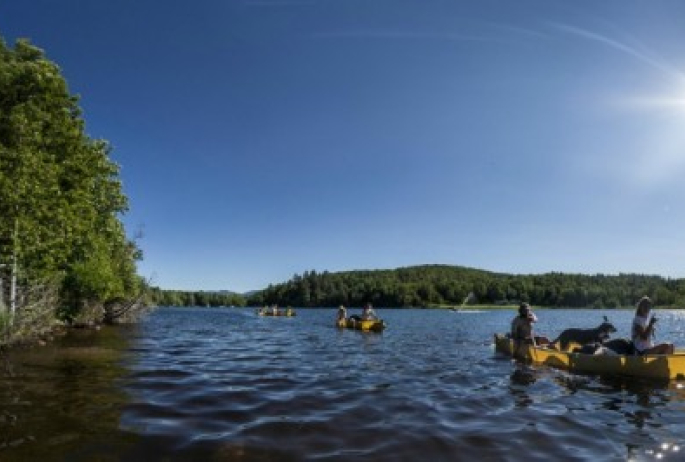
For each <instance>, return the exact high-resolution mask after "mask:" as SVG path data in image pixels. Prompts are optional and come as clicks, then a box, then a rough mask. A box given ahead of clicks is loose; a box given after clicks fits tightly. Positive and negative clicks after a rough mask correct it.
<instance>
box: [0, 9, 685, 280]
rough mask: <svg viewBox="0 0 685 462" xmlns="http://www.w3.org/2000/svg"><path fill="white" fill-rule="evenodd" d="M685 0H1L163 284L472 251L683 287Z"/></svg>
mask: <svg viewBox="0 0 685 462" xmlns="http://www.w3.org/2000/svg"><path fill="white" fill-rule="evenodd" d="M684 22H685V3H683V2H679V1H654V2H644V1H601V2H598V1H594V0H593V1H590V0H587V1H573V2H567V1H554V0H540V1H515V2H514V1H505V0H502V1H481V0H473V1H455V0H449V1H448V0H282V1H281V0H196V1H192V2H190V1H181V0H164V1H162V0H154V1H153V0H118V1H116V2H113V1H104V0H87V1H86V0H81V1H77V0H67V1H62V2H55V1H51V0H33V1H26V0H5V1H3V2H2V5H0V34H2V36H3V37H4V38H5V41H6V42H7V43H8V44H12V43H13V42H14V40H15V39H16V38H18V37H28V38H30V39H31V41H32V42H33V43H34V44H36V45H37V46H39V47H41V48H43V49H44V50H46V52H47V55H48V57H49V58H50V59H52V60H54V61H56V62H57V63H58V64H59V65H60V67H61V69H62V71H63V73H64V75H65V77H66V79H67V81H68V83H69V85H70V89H71V91H72V92H74V93H77V94H79V95H80V96H81V101H80V104H81V106H82V108H83V109H84V117H85V119H86V123H87V130H88V133H89V134H90V135H91V136H92V137H95V138H103V139H106V140H108V141H110V143H111V144H112V146H113V153H112V156H113V158H114V160H115V161H116V162H117V163H119V164H120V165H121V169H122V170H121V177H122V180H123V183H124V189H125V193H126V194H127V195H128V197H129V200H130V211H129V212H128V213H127V214H126V216H125V217H124V222H125V224H126V226H127V229H128V231H129V234H130V235H134V234H136V233H138V232H141V231H142V235H143V237H142V238H141V239H140V241H139V245H140V246H141V248H142V249H143V251H144V254H145V259H144V261H143V262H141V264H140V271H141V273H142V274H143V275H145V276H147V277H151V278H152V283H153V284H155V285H158V286H160V287H163V288H168V289H171V288H174V289H192V290H195V289H197V290H200V289H206V290H213V289H231V290H236V291H247V290H252V289H260V288H264V287H266V286H267V285H268V284H270V283H278V282H283V281H285V280H287V279H289V278H290V277H292V276H293V275H294V274H295V273H297V274H301V273H303V272H304V271H308V270H312V269H313V270H317V271H323V270H328V271H341V270H352V269H377V268H395V267H400V266H408V265H414V264H431V263H441V264H454V265H463V266H470V267H476V268H481V269H486V270H492V271H502V272H509V273H515V274H529V273H544V272H549V271H563V272H574V273H586V274H594V273H606V274H616V273H619V272H635V273H645V274H658V275H662V276H667V277H685V264H684V263H683V262H684V261H685V213H684V210H683V207H684V204H685V181H682V178H683V176H684V175H685V126H684V125H685V54H683V48H682V44H683V43H685V28H684V27H683V26H682V25H683V23H684Z"/></svg>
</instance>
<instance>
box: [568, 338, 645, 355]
mask: <svg viewBox="0 0 685 462" xmlns="http://www.w3.org/2000/svg"><path fill="white" fill-rule="evenodd" d="M573 352H574V353H585V354H587V355H596V354H615V355H623V356H632V355H634V354H636V351H635V345H633V342H631V341H630V340H628V339H625V338H615V339H612V340H609V341H606V342H604V343H587V344H585V345H583V346H581V347H580V348H574V349H573Z"/></svg>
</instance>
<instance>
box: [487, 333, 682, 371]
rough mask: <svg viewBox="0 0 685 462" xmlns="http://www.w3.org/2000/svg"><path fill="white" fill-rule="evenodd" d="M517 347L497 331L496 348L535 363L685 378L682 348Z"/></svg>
mask: <svg viewBox="0 0 685 462" xmlns="http://www.w3.org/2000/svg"><path fill="white" fill-rule="evenodd" d="M514 350H515V348H514V342H513V340H511V339H510V338H509V337H506V336H504V335H502V334H495V351H497V352H499V353H503V354H506V355H508V356H512V357H516V358H518V359H521V360H524V361H529V362H532V363H534V364H542V365H545V366H552V367H556V368H559V369H566V370H569V371H572V372H574V371H575V372H585V373H591V374H600V375H625V376H632V377H649V378H655V379H685V352H683V351H676V352H675V354H672V355H644V356H622V355H602V354H600V355H591V354H583V353H570V352H565V351H557V350H552V349H549V348H545V347H534V346H532V345H525V344H520V345H519V346H518V349H516V351H514Z"/></svg>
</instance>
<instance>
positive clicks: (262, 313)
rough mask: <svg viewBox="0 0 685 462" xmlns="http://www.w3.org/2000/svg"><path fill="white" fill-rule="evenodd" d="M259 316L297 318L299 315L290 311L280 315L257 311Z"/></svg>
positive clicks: (282, 312)
mask: <svg viewBox="0 0 685 462" xmlns="http://www.w3.org/2000/svg"><path fill="white" fill-rule="evenodd" d="M257 314H258V315H259V316H297V313H295V311H292V310H289V311H279V312H278V313H274V312H273V311H271V310H268V311H259V310H257Z"/></svg>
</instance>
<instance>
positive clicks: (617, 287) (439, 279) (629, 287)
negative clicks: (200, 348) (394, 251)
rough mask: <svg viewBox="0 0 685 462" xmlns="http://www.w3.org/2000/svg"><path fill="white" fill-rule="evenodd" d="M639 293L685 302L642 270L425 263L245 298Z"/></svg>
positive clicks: (564, 302)
mask: <svg viewBox="0 0 685 462" xmlns="http://www.w3.org/2000/svg"><path fill="white" fill-rule="evenodd" d="M643 295H648V296H650V297H652V298H653V299H654V300H655V302H656V304H657V305H659V306H672V307H685V280H683V279H667V278H663V277H660V276H649V275H641V274H619V275H603V274H595V275H582V274H564V273H557V272H552V273H547V274H540V275H512V274H504V273H493V272H489V271H483V270H478V269H473V268H465V267H459V266H447V265H426V266H414V267H407V268H399V269H394V270H376V271H347V272H337V273H329V272H327V271H324V272H320V273H319V272H316V271H305V272H304V274H302V275H295V276H293V278H292V279H291V280H289V281H287V282H285V283H282V284H276V285H270V286H269V287H268V288H266V289H265V290H263V291H261V292H258V293H255V294H253V295H252V296H250V297H249V299H248V304H249V305H251V306H260V305H271V304H279V305H282V306H287V305H291V306H298V307H316V306H336V305H345V306H361V305H362V304H364V303H366V302H371V303H373V304H374V305H376V306H387V307H425V306H434V305H451V306H455V305H461V304H463V303H468V304H488V305H495V304H511V303H519V302H521V301H526V302H528V303H531V304H533V305H538V306H546V307H568V308H590V307H592V308H618V307H628V306H633V305H634V304H635V302H636V301H637V300H638V299H639V298H640V297H642V296H643Z"/></svg>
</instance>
